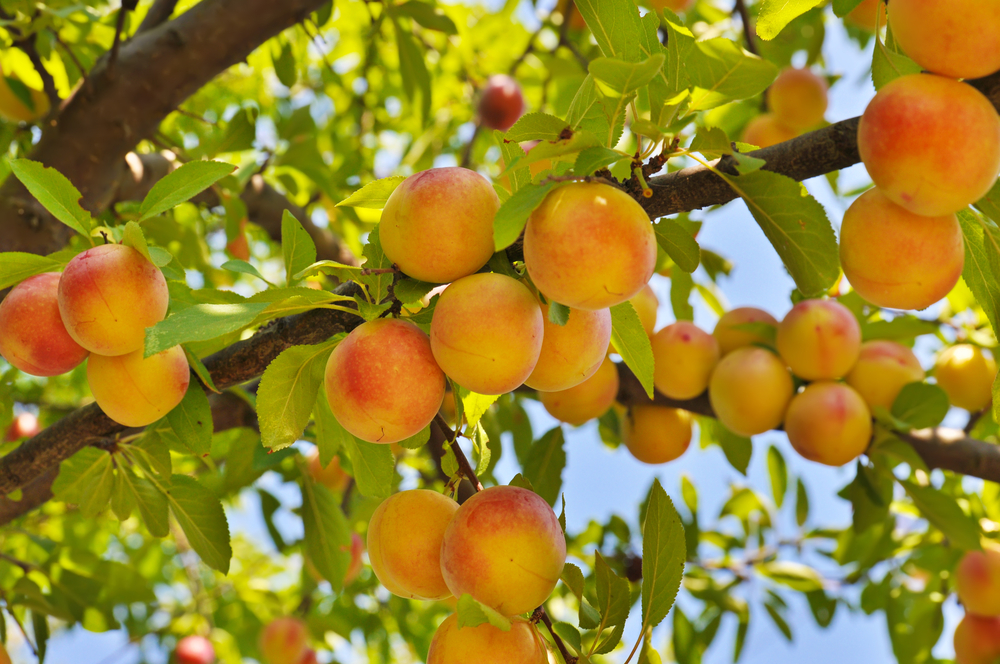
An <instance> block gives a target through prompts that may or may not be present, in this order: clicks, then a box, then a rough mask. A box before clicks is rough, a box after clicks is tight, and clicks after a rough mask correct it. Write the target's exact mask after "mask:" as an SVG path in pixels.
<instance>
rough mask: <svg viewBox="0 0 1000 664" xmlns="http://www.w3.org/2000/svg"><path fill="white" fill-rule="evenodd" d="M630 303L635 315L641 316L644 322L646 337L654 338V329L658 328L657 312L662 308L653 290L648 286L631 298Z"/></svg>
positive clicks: (640, 318) (643, 327)
mask: <svg viewBox="0 0 1000 664" xmlns="http://www.w3.org/2000/svg"><path fill="white" fill-rule="evenodd" d="M629 302H631V303H632V306H633V307H634V308H635V313H637V314H639V320H640V321H641V322H642V329H644V330H646V336H648V337H651V336H653V328H655V327H656V310H657V309H659V307H660V300H659V298H657V297H656V293H654V292H653V289H652V288H650V287H649V284H646V285H645V286H643V287H642V290H641V291H639V292H638V293H636V294H635V295H633V296H632V297H631V298H629Z"/></svg>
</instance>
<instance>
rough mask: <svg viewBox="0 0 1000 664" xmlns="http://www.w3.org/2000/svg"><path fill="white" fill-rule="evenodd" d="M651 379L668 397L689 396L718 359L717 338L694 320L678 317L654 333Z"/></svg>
mask: <svg viewBox="0 0 1000 664" xmlns="http://www.w3.org/2000/svg"><path fill="white" fill-rule="evenodd" d="M651 342H652V345H653V383H654V384H655V385H656V389H657V390H659V391H660V392H662V393H663V394H665V395H667V396H668V397H670V398H671V399H693V398H695V397H696V396H698V395H699V394H701V393H702V392H704V391H705V388H707V387H708V380H709V378H710V377H711V376H712V370H713V369H715V365H716V364H717V363H718V362H719V342H717V341H716V340H715V337H713V336H712V335H711V334H709V333H708V332H705V331H704V330H702V329H700V328H699V327H697V326H696V325H695V324H694V323H691V322H688V321H685V320H681V321H677V322H676V323H672V324H670V325H668V326H666V327H665V328H663V329H662V330H660V331H659V332H657V333H656V334H654V335H653V338H652V340H651Z"/></svg>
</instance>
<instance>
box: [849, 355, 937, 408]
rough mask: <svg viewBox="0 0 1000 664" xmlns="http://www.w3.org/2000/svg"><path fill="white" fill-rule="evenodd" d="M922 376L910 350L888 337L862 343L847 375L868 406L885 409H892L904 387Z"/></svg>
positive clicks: (850, 383) (918, 380)
mask: <svg viewBox="0 0 1000 664" xmlns="http://www.w3.org/2000/svg"><path fill="white" fill-rule="evenodd" d="M923 379H924V369H923V367H921V366H920V360H918V359H917V356H916V355H914V354H913V351H912V350H910V349H909V348H907V347H906V346H904V345H902V344H899V343H896V342H895V341H887V340H876V341H866V342H865V343H863V344H861V354H860V355H858V362H857V364H855V365H854V368H853V369H851V372H850V373H849V374H847V378H846V380H847V384H848V385H850V386H851V387H853V388H854V389H855V390H857V392H858V394H860V395H861V398H862V399H864V400H865V403H866V404H868V407H869V408H871V409H874V408H875V406H882V407H883V408H885V409H886V410H891V409H892V404H893V402H895V401H896V397H898V396H899V393H900V391H902V389H903V387H905V386H906V385H907V384H908V383H917V382H920V381H922V380H923Z"/></svg>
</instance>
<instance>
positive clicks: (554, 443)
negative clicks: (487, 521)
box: [524, 427, 566, 506]
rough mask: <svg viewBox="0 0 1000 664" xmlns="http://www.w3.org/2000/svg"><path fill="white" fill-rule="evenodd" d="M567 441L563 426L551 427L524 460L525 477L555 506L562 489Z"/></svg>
mask: <svg viewBox="0 0 1000 664" xmlns="http://www.w3.org/2000/svg"><path fill="white" fill-rule="evenodd" d="M565 442H566V439H565V437H564V436H563V431H562V428H561V427H555V428H553V429H550V430H549V431H547V432H545V434H543V435H542V437H541V438H539V439H538V440H537V441H536V442H535V443H534V444H532V446H531V448H529V450H528V455H527V457H526V458H525V460H524V477H525V478H527V480H528V481H529V482H531V486H532V487H534V489H533V490H534V492H535V493H537V494H538V495H539V496H541V497H542V498H544V499H545V502H547V503H548V504H549V505H553V506H554V505H555V504H556V499H557V498H559V491H560V490H561V489H562V472H563V469H564V468H565V467H566V450H564V449H563V444H564V443H565Z"/></svg>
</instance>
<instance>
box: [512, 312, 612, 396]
mask: <svg viewBox="0 0 1000 664" xmlns="http://www.w3.org/2000/svg"><path fill="white" fill-rule="evenodd" d="M549 306H551V305H548V304H547V305H544V306H543V307H542V312H543V321H544V324H543V326H544V333H543V335H542V350H541V353H540V354H539V356H538V363H537V364H535V368H534V370H533V371H532V372H531V375H530V376H528V378H527V379H526V380H525V381H524V384H525V385H527V386H528V387H530V388H533V389H536V390H538V391H540V392H557V391H559V390H568V389H569V388H571V387H574V386H576V385H579V384H580V383H582V382H583V381H585V380H587V379H588V378H590V377H591V376H593V375H594V374H595V373H597V370H598V369H599V368H600V366H601V363H602V362H603V361H604V356H605V355H606V354H607V351H608V344H609V343H611V311H610V310H609V309H599V310H597V311H587V310H586V309H571V310H570V312H569V320H568V321H566V324H565V325H557V324H555V323H553V322H552V321H550V320H549V317H548V309H549Z"/></svg>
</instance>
